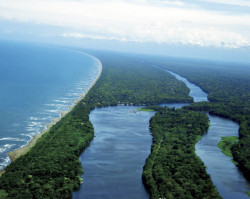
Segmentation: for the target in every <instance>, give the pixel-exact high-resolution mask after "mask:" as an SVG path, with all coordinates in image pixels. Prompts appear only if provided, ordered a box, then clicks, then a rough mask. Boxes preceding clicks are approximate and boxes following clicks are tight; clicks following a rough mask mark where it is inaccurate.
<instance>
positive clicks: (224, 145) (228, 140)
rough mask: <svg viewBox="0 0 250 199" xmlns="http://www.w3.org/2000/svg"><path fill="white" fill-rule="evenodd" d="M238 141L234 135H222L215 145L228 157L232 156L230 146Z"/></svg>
mask: <svg viewBox="0 0 250 199" xmlns="http://www.w3.org/2000/svg"><path fill="white" fill-rule="evenodd" d="M237 141H238V138H237V137H236V136H230V137H222V138H221V141H220V142H218V144H217V146H218V147H219V148H220V149H221V151H222V153H224V154H225V155H227V156H229V157H233V155H232V152H231V148H232V146H233V144H234V143H235V142H237Z"/></svg>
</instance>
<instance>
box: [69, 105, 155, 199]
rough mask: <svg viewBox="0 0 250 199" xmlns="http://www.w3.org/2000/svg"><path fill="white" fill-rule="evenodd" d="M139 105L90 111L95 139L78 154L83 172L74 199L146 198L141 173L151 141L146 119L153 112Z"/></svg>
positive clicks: (146, 194) (148, 118)
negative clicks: (142, 108) (140, 107)
mask: <svg viewBox="0 0 250 199" xmlns="http://www.w3.org/2000/svg"><path fill="white" fill-rule="evenodd" d="M138 108H139V107H136V106H115V107H105V108H98V109H95V110H93V111H92V112H91V113H90V121H91V122H92V124H93V126H94V130H95V138H94V140H93V141H92V142H91V145H90V147H88V148H87V149H86V150H85V151H84V153H82V155H81V156H80V160H81V162H82V167H83V171H84V172H85V173H84V174H83V175H82V178H83V184H82V185H81V187H80V190H79V191H78V192H75V193H73V198H75V199H76V198H86V199H96V198H102V199H113V198H114V199H117V198H119V199H123V198H124V199H127V198H136V199H146V198H149V195H148V193H147V191H146V190H145V188H144V186H143V183H142V178H141V176H142V172H143V166H144V164H145V159H146V158H147V157H148V156H149V154H150V148H151V144H152V136H151V135H150V132H149V120H150V118H151V117H152V116H153V115H154V114H155V112H146V111H138V110H137V109H138Z"/></svg>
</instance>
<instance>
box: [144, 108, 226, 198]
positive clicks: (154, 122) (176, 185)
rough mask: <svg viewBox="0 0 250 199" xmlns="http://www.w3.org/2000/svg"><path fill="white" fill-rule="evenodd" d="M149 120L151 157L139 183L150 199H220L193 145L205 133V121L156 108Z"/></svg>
mask: <svg viewBox="0 0 250 199" xmlns="http://www.w3.org/2000/svg"><path fill="white" fill-rule="evenodd" d="M156 110H158V111H157V113H156V115H155V116H154V117H152V118H151V120H150V130H151V133H152V134H153V145H152V148H151V154H150V156H149V157H148V159H147V161H146V165H145V166H144V172H143V181H144V184H145V186H146V188H147V189H148V191H149V193H150V195H151V198H152V199H158V198H168V199H172V198H173V199H174V198H183V199H184V198H185V199H188V198H221V197H220V196H219V194H218V192H217V190H216V188H215V187H214V185H213V183H212V180H211V178H210V176H209V175H208V174H207V173H206V167H205V166H204V164H203V162H202V161H201V160H200V158H198V157H197V156H196V154H195V144H196V142H197V141H198V140H199V138H200V137H201V136H202V135H203V134H204V133H206V132H207V129H208V117H207V115H205V114H203V113H201V112H194V111H190V110H185V109H177V110H175V109H170V108H167V107H165V108H158V109H156Z"/></svg>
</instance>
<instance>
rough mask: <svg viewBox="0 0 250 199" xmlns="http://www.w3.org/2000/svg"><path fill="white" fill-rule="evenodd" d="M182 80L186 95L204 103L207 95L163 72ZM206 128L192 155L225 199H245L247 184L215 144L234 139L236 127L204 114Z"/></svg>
mask: <svg viewBox="0 0 250 199" xmlns="http://www.w3.org/2000/svg"><path fill="white" fill-rule="evenodd" d="M167 72H169V73H171V74H172V75H174V76H175V77H176V78H177V79H179V80H181V81H183V82H184V83H185V84H186V85H187V87H188V88H189V89H190V93H189V95H190V96H191V97H193V98H194V101H195V102H199V101H208V100H207V93H205V92H204V91H202V90H201V89H200V88H199V87H198V86H196V85H194V84H192V83H191V82H189V81H188V80H187V79H186V78H184V77H181V76H180V75H178V74H176V73H173V72H170V71H167ZM208 117H209V120H210V127H209V129H208V132H207V134H205V135H204V136H203V137H202V138H201V140H200V141H199V142H198V143H197V144H196V146H195V149H196V154H197V155H198V156H199V157H200V158H201V160H202V161H203V162H204V164H205V165H206V167H207V173H209V174H210V176H211V178H212V181H213V183H214V185H215V186H216V187H217V189H218V191H219V193H220V195H221V196H222V197H223V198H225V199H245V198H246V199H249V197H248V196H247V194H246V193H245V191H249V190H250V184H249V183H248V182H247V181H246V180H245V178H244V176H243V175H242V173H241V172H240V171H239V169H238V167H237V166H235V165H234V164H233V163H232V161H231V158H230V157H228V156H226V155H224V154H223V153H222V152H221V150H220V148H219V147H217V143H218V142H219V141H220V140H221V137H228V136H237V137H238V131H239V125H238V124H237V123H235V122H233V121H231V120H228V119H224V118H221V117H218V116H214V115H211V114H208Z"/></svg>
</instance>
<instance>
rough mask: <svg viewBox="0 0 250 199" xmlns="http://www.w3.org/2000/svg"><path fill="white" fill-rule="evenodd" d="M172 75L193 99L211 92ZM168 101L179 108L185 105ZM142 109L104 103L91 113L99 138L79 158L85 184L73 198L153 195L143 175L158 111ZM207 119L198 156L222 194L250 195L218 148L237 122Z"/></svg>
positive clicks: (231, 197)
mask: <svg viewBox="0 0 250 199" xmlns="http://www.w3.org/2000/svg"><path fill="white" fill-rule="evenodd" d="M155 67H157V66H155ZM166 72H170V71H166ZM170 73H171V74H172V75H174V76H175V77H176V78H177V79H179V80H181V81H183V82H184V83H185V84H186V85H187V87H188V88H190V96H191V97H193V98H194V101H195V102H199V101H207V93H205V92H203V91H202V90H201V89H200V88H199V87H198V86H196V85H194V84H192V83H190V82H189V81H188V80H187V79H186V78H184V77H181V76H180V75H178V74H176V73H173V72H170ZM164 105H167V106H170V107H176V108H181V107H182V106H183V105H187V104H164ZM138 108H139V107H136V106H115V107H105V108H98V109H95V110H93V111H92V112H91V113H90V121H91V122H92V124H93V126H94V130H95V138H94V139H93V141H92V142H91V144H90V146H89V147H88V148H87V149H86V150H85V151H84V153H82V154H81V156H80V161H81V162H82V167H83V171H84V174H83V175H82V178H83V184H82V185H81V186H80V190H79V191H78V192H74V193H73V198H74V199H80V198H86V199H96V198H102V199H116V198H119V199H123V198H124V199H125V198H126V199H127V198H131V199H146V198H149V195H148V193H147V191H146V190H145V188H144V186H143V183H142V178H141V176H142V171H143V166H144V164H145V160H146V158H147V157H148V155H149V154H150V148H151V144H152V136H151V135H150V132H149V120H150V118H151V117H152V116H153V115H154V114H155V113H154V112H145V111H138V110H137V109H138ZM208 117H209V119H210V128H209V130H208V133H207V134H205V135H204V136H203V137H202V139H201V140H200V141H199V142H198V143H197V144H196V153H197V155H198V156H199V157H200V158H201V159H202V161H203V162H204V164H205V165H206V167H207V172H208V173H209V174H210V175H211V178H212V180H213V183H214V184H215V185H216V186H217V188H218V191H219V193H220V195H221V196H222V197H223V198H225V199H244V198H249V197H248V196H247V195H246V194H245V191H249V190H250V186H249V184H248V182H247V181H246V180H245V178H244V177H243V175H242V173H241V172H240V171H239V170H238V168H237V166H235V165H234V164H233V163H232V161H231V159H230V158H229V157H227V156H225V155H224V154H223V153H222V152H221V151H220V149H219V148H218V147H217V143H218V142H219V141H220V139H221V137H227V136H238V129H239V126H238V124H236V123H234V122H232V121H231V120H226V119H223V118H220V117H218V116H213V115H210V114H208Z"/></svg>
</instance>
